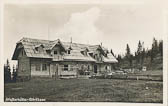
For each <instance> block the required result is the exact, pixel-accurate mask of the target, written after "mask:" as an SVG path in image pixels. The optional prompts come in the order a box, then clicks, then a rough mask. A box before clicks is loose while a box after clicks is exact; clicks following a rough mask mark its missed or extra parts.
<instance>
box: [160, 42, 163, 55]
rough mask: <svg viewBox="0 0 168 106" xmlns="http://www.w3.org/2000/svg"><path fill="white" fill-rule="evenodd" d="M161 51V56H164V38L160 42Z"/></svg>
mask: <svg viewBox="0 0 168 106" xmlns="http://www.w3.org/2000/svg"><path fill="white" fill-rule="evenodd" d="M159 53H160V55H161V56H163V40H161V41H160V42H159Z"/></svg>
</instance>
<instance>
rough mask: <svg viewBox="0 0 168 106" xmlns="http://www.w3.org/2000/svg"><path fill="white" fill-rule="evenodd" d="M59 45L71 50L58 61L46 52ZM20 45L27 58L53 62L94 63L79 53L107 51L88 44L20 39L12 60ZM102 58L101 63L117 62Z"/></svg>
mask: <svg viewBox="0 0 168 106" xmlns="http://www.w3.org/2000/svg"><path fill="white" fill-rule="evenodd" d="M58 43H59V44H61V46H62V47H63V48H64V50H65V51H66V50H68V49H69V48H70V47H71V48H72V50H71V53H70V54H67V53H64V54H63V56H62V57H61V58H60V59H55V58H54V56H52V55H51V54H49V53H47V50H51V49H52V48H53V47H54V46H55V45H56V44H58ZM20 45H22V46H23V48H24V50H25V52H26V55H27V56H28V57H33V58H51V59H52V60H53V61H92V62H96V60H95V59H94V58H93V57H91V56H90V55H89V54H88V55H83V54H82V53H81V51H84V50H88V52H89V53H94V52H96V50H97V49H101V50H102V51H107V49H106V48H104V47H101V46H100V45H88V44H79V43H71V42H61V41H60V40H59V39H57V40H54V41H49V40H40V39H32V38H25V37H24V38H22V39H21V40H20V41H18V42H17V46H16V48H15V52H14V54H13V57H12V59H13V60H17V56H18V51H19V46H20ZM39 46H42V48H43V51H40V52H37V51H36V48H37V47H39ZM102 57H103V62H107V63H115V62H117V60H116V58H115V57H114V56H113V55H112V54H111V53H108V55H107V57H105V56H102Z"/></svg>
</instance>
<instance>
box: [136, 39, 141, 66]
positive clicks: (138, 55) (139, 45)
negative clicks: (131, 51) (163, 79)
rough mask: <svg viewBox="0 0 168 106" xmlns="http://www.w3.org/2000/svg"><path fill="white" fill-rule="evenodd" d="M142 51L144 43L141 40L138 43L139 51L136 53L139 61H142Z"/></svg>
mask: <svg viewBox="0 0 168 106" xmlns="http://www.w3.org/2000/svg"><path fill="white" fill-rule="evenodd" d="M141 53H142V44H141V41H140V40H139V43H138V49H137V53H136V55H137V56H136V60H137V62H138V63H140V61H141Z"/></svg>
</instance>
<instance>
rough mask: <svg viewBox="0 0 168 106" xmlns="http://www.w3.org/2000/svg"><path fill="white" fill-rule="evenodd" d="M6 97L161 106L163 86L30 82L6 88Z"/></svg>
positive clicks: (134, 82)
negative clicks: (158, 105)
mask: <svg viewBox="0 0 168 106" xmlns="http://www.w3.org/2000/svg"><path fill="white" fill-rule="evenodd" d="M5 97H10V98H12V97H14V98H19V97H23V98H30V97H38V98H43V99H46V101H49V102H50V101H52V102H53V101H54V102H74V101H75V102H86V101H89V102H102V101H106V102H145V103H162V101H163V83H162V82H159V81H142V80H138V81H137V80H115V79H61V80H53V79H49V78H38V79H32V80H30V81H28V82H19V83H8V84H5Z"/></svg>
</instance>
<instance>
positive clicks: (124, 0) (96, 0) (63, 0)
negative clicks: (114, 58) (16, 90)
mask: <svg viewBox="0 0 168 106" xmlns="http://www.w3.org/2000/svg"><path fill="white" fill-rule="evenodd" d="M152 1H153V0H139V1H138V0H36V1H35V0H4V1H3V0H1V3H0V16H1V17H0V25H1V26H0V29H1V30H0V35H1V36H0V43H1V44H0V51H2V52H0V64H1V66H2V67H1V71H0V75H2V76H1V77H0V78H1V79H0V87H1V89H2V90H0V105H7V106H8V105H9V106H10V105H12V106H13V105H17V106H18V105H21V106H23V105H25V106H26V105H27V106H28V105H53V106H55V105H57V106H59V105H68V106H69V105H73V106H74V105H81V106H82V105H83V106H84V105H90V106H93V105H96V106H102V105H106V106H134V105H136V106H167V101H168V98H167V94H168V93H167V75H168V73H167V64H168V63H167V59H168V49H167V45H168V43H167V42H168V37H167V36H168V35H167V34H168V32H167V29H168V27H167V23H168V22H167V19H168V17H167V16H168V13H167V10H166V9H165V8H164V7H163V9H165V10H164V11H163V15H164V19H163V23H164V24H163V25H164V36H163V44H164V45H163V48H164V49H163V50H164V56H163V75H164V76H163V82H164V84H163V104H157V103H119V102H118V103H117V102H4V99H3V98H4V93H3V92H4V84H3V63H4V62H3V59H2V58H3V48H4V46H3V6H4V4H47V3H49V4H51V3H52V4H54V3H55V4H150V3H151V2H152ZM166 3H167V2H166V1H163V0H162V1H161V0H157V1H156V0H155V2H152V5H158V4H159V5H164V6H165V7H166V6H167V5H166Z"/></svg>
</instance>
